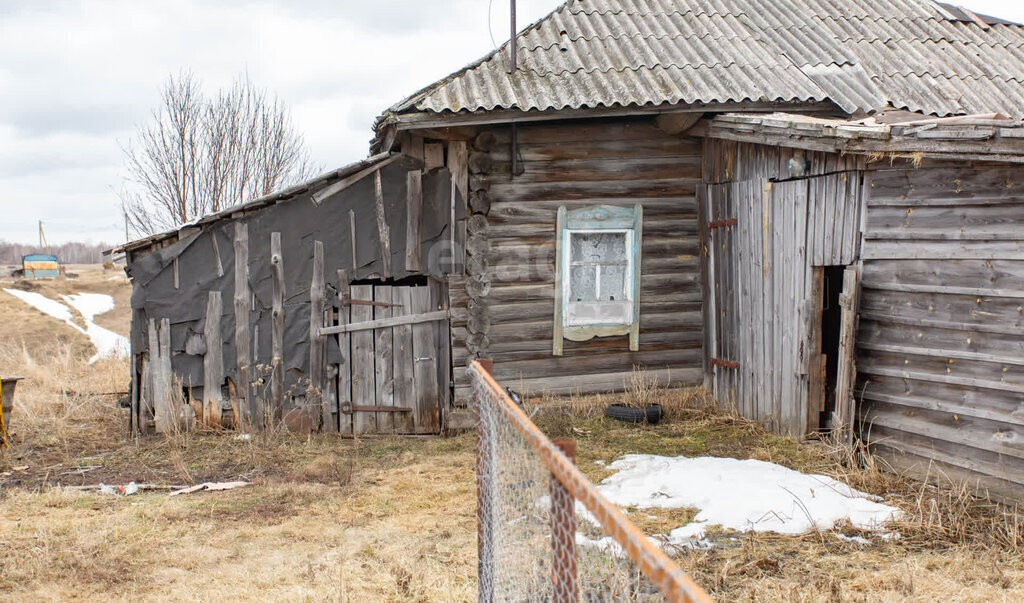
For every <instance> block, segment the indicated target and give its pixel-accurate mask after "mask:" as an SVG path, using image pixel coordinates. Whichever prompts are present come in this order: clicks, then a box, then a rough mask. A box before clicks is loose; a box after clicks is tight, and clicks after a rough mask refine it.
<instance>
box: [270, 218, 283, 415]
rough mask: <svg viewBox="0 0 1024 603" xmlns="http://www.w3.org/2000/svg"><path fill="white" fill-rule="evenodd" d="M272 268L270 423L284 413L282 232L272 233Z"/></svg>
mask: <svg viewBox="0 0 1024 603" xmlns="http://www.w3.org/2000/svg"><path fill="white" fill-rule="evenodd" d="M270 269H271V271H272V272H273V277H274V293H273V300H272V302H271V319H272V322H273V324H272V326H271V342H270V353H271V356H272V359H271V361H270V365H271V367H270V369H271V373H270V404H271V411H270V413H269V414H270V416H269V423H270V425H276V424H278V423H280V422H281V417H282V416H283V414H284V318H285V316H284V294H285V291H284V257H283V255H282V253H281V233H279V232H272V233H270Z"/></svg>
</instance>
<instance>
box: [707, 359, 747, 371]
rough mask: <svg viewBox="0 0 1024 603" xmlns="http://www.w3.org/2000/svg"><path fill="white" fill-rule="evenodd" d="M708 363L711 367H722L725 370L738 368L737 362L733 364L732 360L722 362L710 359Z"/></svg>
mask: <svg viewBox="0 0 1024 603" xmlns="http://www.w3.org/2000/svg"><path fill="white" fill-rule="evenodd" d="M710 362H711V364H712V365H713V366H724V367H725V368H731V369H734V368H740V363H739V362H733V361H732V360H722V359H721V358H711V359H710Z"/></svg>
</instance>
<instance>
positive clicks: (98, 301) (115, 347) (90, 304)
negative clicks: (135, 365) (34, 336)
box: [4, 289, 129, 364]
mask: <svg viewBox="0 0 1024 603" xmlns="http://www.w3.org/2000/svg"><path fill="white" fill-rule="evenodd" d="M4 291H6V292H7V293H10V294H11V295H13V296H14V297H17V298H18V299H20V300H21V301H23V302H25V303H26V304H28V305H30V306H32V307H33V308H35V309H37V310H39V311H40V312H43V313H44V314H48V315H50V316H52V317H54V318H56V319H57V320H61V321H63V322H64V323H66V324H67V325H68V326H69V327H71V328H72V329H74V330H76V331H78V332H79V333H83V334H85V335H86V336H88V337H89V340H90V341H92V344H93V345H94V346H96V355H95V356H93V357H92V358H90V359H89V364H92V363H93V362H96V361H97V360H98V359H100V358H104V357H107V356H117V357H124V356H127V355H128V350H129V346H128V338H127V337H124V336H123V335H118V334H117V333H115V332H113V331H111V330H110V329H105V328H103V327H101V326H99V325H97V324H95V323H94V322H93V321H92V320H93V318H95V317H96V315H97V314H102V313H104V312H109V311H110V310H113V309H114V298H113V297H111V296H109V295H104V294H102V293H77V294H75V295H61V297H62V298H63V299H64V301H65V302H67V304H69V305H71V306H72V307H74V308H75V309H76V310H78V312H79V313H80V314H81V315H82V317H83V318H84V319H85V327H86V328H84V329H83V328H82V327H80V326H78V325H77V324H75V322H74V321H73V320H72V314H71V308H68V306H67V305H65V304H62V303H61V302H59V301H57V300H55V299H50V298H49V297H46V296H45V295H42V294H41V293H35V292H33V291H22V290H20V289H4Z"/></svg>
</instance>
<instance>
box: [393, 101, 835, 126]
mask: <svg viewBox="0 0 1024 603" xmlns="http://www.w3.org/2000/svg"><path fill="white" fill-rule="evenodd" d="M733 111H734V112H741V111H756V112H764V113H774V112H786V111H790V112H816V113H817V112H824V113H830V114H833V113H834V114H840V113H841V111H840V110H839V108H838V107H837V106H836V105H835V103H832V102H813V103H807V102H792V103H785V102H783V103H778V102H758V101H742V102H736V103H706V104H704V103H696V104H692V105H683V106H680V105H675V106H672V107H670V108H665V107H664V106H662V105H657V106H654V107H635V106H630V107H609V108H596V109H561V110H546V111H537V110H530V111H520V110H518V109H497V110H494V111H476V112H468V113H462V112H460V113H447V112H446V113H435V112H433V111H424V112H421V113H403V114H399V115H396V116H395V119H396V121H397V123H396V127H397V129H398V130H399V131H402V130H419V129H424V128H445V127H451V126H478V125H484V124H497V123H527V122H537V121H551V120H561V119H583V118H591V117H625V116H633V115H649V116H652V117H653V116H657V115H661V114H665V113H693V112H718V113H725V112H733Z"/></svg>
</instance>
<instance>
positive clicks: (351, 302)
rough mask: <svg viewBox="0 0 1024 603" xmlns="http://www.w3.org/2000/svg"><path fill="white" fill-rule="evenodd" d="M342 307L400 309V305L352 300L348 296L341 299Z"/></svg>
mask: <svg viewBox="0 0 1024 603" xmlns="http://www.w3.org/2000/svg"><path fill="white" fill-rule="evenodd" d="M341 303H342V305H343V306H376V307H378V308H401V307H402V304H389V303H387V302H381V301H373V300H369V299H352V298H351V297H349V296H347V295H346V296H345V297H343V298H342V300H341Z"/></svg>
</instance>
